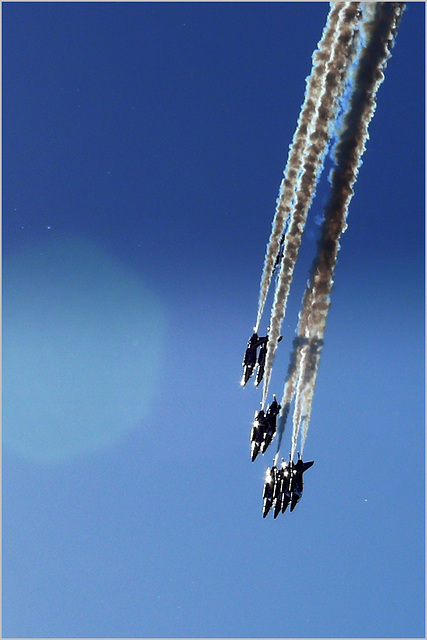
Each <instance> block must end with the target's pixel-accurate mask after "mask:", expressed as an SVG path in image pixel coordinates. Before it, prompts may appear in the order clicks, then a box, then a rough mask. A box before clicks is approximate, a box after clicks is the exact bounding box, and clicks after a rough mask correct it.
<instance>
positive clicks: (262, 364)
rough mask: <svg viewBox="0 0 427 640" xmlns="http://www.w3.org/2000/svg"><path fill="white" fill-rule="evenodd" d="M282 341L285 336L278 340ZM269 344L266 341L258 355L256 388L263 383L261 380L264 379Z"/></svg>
mask: <svg viewBox="0 0 427 640" xmlns="http://www.w3.org/2000/svg"><path fill="white" fill-rule="evenodd" d="M267 338H268V336H267ZM282 339H283V336H280V338H279V339H278V341H277V342H280V341H281V340H282ZM267 342H268V340H266V341H265V342H264V343H263V344H262V345H261V349H260V350H259V353H258V360H257V365H258V371H257V375H256V380H255V386H256V387H257V386H258V385H259V383H260V382H261V380H262V379H263V377H264V369H265V356H266V355H267Z"/></svg>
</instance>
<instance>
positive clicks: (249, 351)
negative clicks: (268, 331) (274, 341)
mask: <svg viewBox="0 0 427 640" xmlns="http://www.w3.org/2000/svg"><path fill="white" fill-rule="evenodd" d="M267 340H268V336H265V337H264V338H260V337H259V336H258V334H257V333H253V334H252V336H251V337H250V338H249V341H248V346H247V347H246V351H245V355H244V357H243V362H242V366H243V375H242V379H241V381H240V384H241V386H242V387H244V386H245V384H246V383H247V382H248V380H249V378H250V377H251V376H252V374H253V372H254V369H255V367H256V365H257V350H258V347H260V346H262V345H263V344H264V343H265V344H267Z"/></svg>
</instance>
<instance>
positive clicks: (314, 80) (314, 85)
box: [254, 2, 345, 333]
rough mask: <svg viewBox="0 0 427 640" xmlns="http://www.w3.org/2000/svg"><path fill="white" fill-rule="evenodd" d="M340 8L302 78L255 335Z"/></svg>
mask: <svg viewBox="0 0 427 640" xmlns="http://www.w3.org/2000/svg"><path fill="white" fill-rule="evenodd" d="M344 8H345V3H344V2H337V3H336V4H333V3H331V8H330V11H329V14H328V17H327V20H326V26H325V28H324V30H323V33H322V37H321V39H320V41H319V43H318V45H317V46H318V49H317V50H316V51H315V52H314V54H313V66H312V70H311V74H310V75H309V76H308V77H307V79H306V91H305V97H304V102H303V104H302V107H301V111H300V115H299V118H298V122H297V128H296V130H295V134H294V137H293V140H292V144H291V145H290V147H289V155H288V160H287V163H286V168H285V170H284V172H283V173H284V178H283V179H282V182H281V185H280V192H279V196H278V198H277V203H276V212H275V215H274V219H273V225H272V227H273V228H272V230H271V235H270V239H269V241H268V245H267V252H266V256H265V259H264V269H263V273H262V276H261V286H260V295H259V302H258V315H257V320H256V324H255V329H254V331H255V332H257V333H258V329H259V324H260V322H261V316H262V312H263V310H264V306H265V301H266V298H267V293H268V289H269V286H270V282H271V276H272V273H273V268H274V263H275V261H276V256H277V254H278V252H279V244H280V238H281V236H282V234H283V232H284V229H285V225H286V222H287V220H288V218H289V215H290V212H291V205H292V200H293V198H294V194H295V190H296V184H297V178H298V174H299V172H300V170H301V168H302V163H303V154H304V150H305V148H306V144H307V135H308V132H309V128H310V124H311V120H312V118H313V115H314V113H315V110H316V106H317V103H318V101H319V99H320V91H321V88H322V82H323V77H324V75H325V71H326V64H327V63H328V61H329V59H330V56H331V47H332V43H333V41H334V38H335V37H336V30H337V23H338V21H339V20H340V19H342V13H343V11H344Z"/></svg>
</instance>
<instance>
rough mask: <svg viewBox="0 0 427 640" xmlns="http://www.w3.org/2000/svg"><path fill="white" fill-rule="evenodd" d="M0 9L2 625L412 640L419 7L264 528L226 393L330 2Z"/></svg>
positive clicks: (240, 420)
mask: <svg viewBox="0 0 427 640" xmlns="http://www.w3.org/2000/svg"><path fill="white" fill-rule="evenodd" d="M2 9H3V270H4V276H3V332H4V337H3V379H4V382H3V635H4V636H5V637H424V400H423V399H424V346H423V345H424V139H425V134H424V86H425V83H424V59H425V56H424V4H423V3H409V4H408V7H407V10H406V12H405V14H404V16H403V19H402V22H401V25H400V30H399V33H398V37H397V42H396V46H395V49H394V51H393V56H392V58H391V60H390V62H389V65H388V68H387V70H386V78H385V82H384V84H383V85H382V86H381V87H380V90H379V94H378V107H377V111H376V114H375V117H374V119H373V121H372V123H371V126H370V140H369V141H368V144H367V151H366V154H365V156H364V158H363V165H362V167H361V170H360V175H359V179H358V182H357V184H356V188H355V196H354V198H353V200H352V202H351V205H350V211H349V218H348V223H349V227H348V230H347V231H346V233H345V235H344V236H343V238H342V243H341V252H340V255H339V260H338V265H337V269H336V275H335V288H334V292H333V299H332V308H331V311H330V314H329V318H328V326H327V329H326V335H325V346H324V349H323V352H322V359H321V363H320V370H319V376H318V381H317V387H316V393H315V397H314V402H313V413H312V419H311V424H310V429H309V432H308V437H307V442H306V446H305V456H306V458H307V459H310V460H311V459H313V460H315V465H314V466H313V468H312V469H310V471H309V472H308V473H307V475H306V479H305V489H304V496H303V499H302V500H301V502H300V504H299V505H298V507H297V509H296V510H295V511H294V512H293V513H292V515H290V514H289V513H286V514H285V515H284V516H283V517H279V518H278V519H277V520H273V518H271V517H268V518H266V519H265V520H263V519H262V516H261V512H262V484H263V476H264V472H265V469H266V467H267V465H268V464H270V462H271V459H270V457H269V454H266V456H265V457H264V458H262V457H259V458H258V459H257V460H256V461H255V463H253V464H251V462H250V452H249V433H250V426H251V421H252V418H253V414H254V411H255V409H256V408H257V407H258V403H259V400H260V395H261V392H260V390H256V389H254V388H253V385H252V384H250V385H248V387H247V388H245V389H243V390H242V389H241V388H240V386H239V384H238V383H239V380H240V377H241V365H240V363H241V360H242V356H243V352H244V348H245V345H246V341H247V339H248V337H249V335H250V333H251V328H252V326H253V324H254V322H255V319H256V308H257V300H258V292H259V281H260V276H261V269H262V264H263V259H264V251H265V245H266V242H267V240H268V236H269V233H270V227H271V221H272V217H273V213H274V206H275V200H276V197H277V193H278V188H279V184H280V180H281V174H282V170H283V167H284V165H285V162H286V157H287V151H288V146H289V144H290V142H291V139H292V136H293V133H294V129H295V124H296V120H297V117H298V114H299V108H300V105H301V102H302V99H303V95H304V87H305V83H304V80H305V78H306V76H307V75H308V73H309V72H310V67H311V54H312V52H313V49H314V48H315V46H316V44H317V42H318V40H319V38H320V36H321V33H322V29H323V26H324V24H325V19H326V15H327V12H328V5H327V4H326V3H322V2H320V3H215V4H213V3H200V4H199V3H158V4H157V3H31V2H30V3H7V2H6V3H4V4H3V7H2ZM327 194H328V186H327V182H326V179H324V180H323V182H321V183H320V184H319V188H318V193H317V197H316V200H315V202H314V204H313V208H312V211H311V213H310V216H309V221H308V224H307V229H306V233H305V236H304V239H303V244H302V248H301V253H300V259H299V262H298V265H297V269H296V272H295V278H294V282H293V286H292V289H291V294H290V299H289V304H288V312H287V316H286V318H285V321H284V324H283V331H282V333H283V335H284V339H283V341H282V343H281V345H280V347H279V350H278V353H277V357H276V362H275V366H274V371H273V377H272V382H271V385H270V392H271V393H273V392H274V393H277V394H278V396H279V397H280V396H281V393H282V389H283V381H284V376H285V374H286V370H287V366H288V358H289V352H290V348H291V342H292V338H293V336H294V330H295V327H296V323H297V318H298V312H299V307H300V301H301V297H302V293H303V289H304V285H305V282H306V278H307V274H308V270H309V267H310V265H311V260H312V257H313V254H314V252H315V249H316V238H317V235H318V231H319V228H318V226H317V224H316V221H315V219H316V216H319V215H320V214H321V212H322V207H323V206H324V204H325V202H326V199H327ZM267 322H268V313H266V314H265V315H264V318H263V324H262V329H265V326H266V324H267ZM287 437H288V439H290V435H289V433H288V434H287V435H286V432H285V437H284V445H285V446H286V438H287Z"/></svg>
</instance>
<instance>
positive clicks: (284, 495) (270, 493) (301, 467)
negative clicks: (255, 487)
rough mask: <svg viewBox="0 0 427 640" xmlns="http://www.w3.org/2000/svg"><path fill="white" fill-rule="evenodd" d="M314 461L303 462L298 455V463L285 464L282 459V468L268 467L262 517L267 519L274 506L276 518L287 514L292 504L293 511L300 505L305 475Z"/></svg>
mask: <svg viewBox="0 0 427 640" xmlns="http://www.w3.org/2000/svg"><path fill="white" fill-rule="evenodd" d="M313 464H314V461H313V460H312V461H311V462H303V461H302V459H301V455H300V454H299V453H298V462H296V463H294V462H293V461H292V460H289V462H285V461H284V460H283V458H282V463H281V467H280V468H277V467H276V466H275V465H273V466H272V467H268V469H267V472H266V474H265V484H264V491H263V494H262V497H263V500H264V505H263V510H262V517H263V518H265V517H266V516H267V514H268V512H269V511H270V509H271V508H272V507H273V505H274V517H275V518H277V516H278V515H279V513H280V512H282V513H285V511H286V509H287V507H288V505H289V504H290V505H291V507H290V511H293V510H294V509H295V507H296V505H297V504H298V502H299V500H300V498H301V496H302V490H303V478H302V476H303V473H304V472H305V471H307V469H309V468H310V467H311V466H312V465H313Z"/></svg>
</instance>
